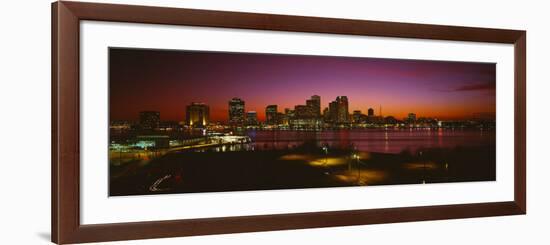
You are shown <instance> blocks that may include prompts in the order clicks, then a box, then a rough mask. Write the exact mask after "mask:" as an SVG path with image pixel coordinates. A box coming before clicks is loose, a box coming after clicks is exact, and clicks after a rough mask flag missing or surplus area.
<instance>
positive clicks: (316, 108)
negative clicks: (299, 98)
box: [306, 95, 321, 118]
mask: <svg viewBox="0 0 550 245" xmlns="http://www.w3.org/2000/svg"><path fill="white" fill-rule="evenodd" d="M306 105H307V106H308V107H310V110H311V114H312V115H313V116H314V117H317V118H319V117H321V96H319V95H313V96H311V98H310V99H309V100H306Z"/></svg>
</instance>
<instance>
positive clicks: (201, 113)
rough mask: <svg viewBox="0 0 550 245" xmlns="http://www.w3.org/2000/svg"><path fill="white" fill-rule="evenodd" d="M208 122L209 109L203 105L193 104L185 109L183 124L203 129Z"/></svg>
mask: <svg viewBox="0 0 550 245" xmlns="http://www.w3.org/2000/svg"><path fill="white" fill-rule="evenodd" d="M209 120H210V108H209V107H208V106H207V105H205V104H204V103H196V102H193V103H191V104H190V105H188V106H187V107H186V110H185V122H186V123H187V125H189V126H192V127H204V126H206V125H208V122H209Z"/></svg>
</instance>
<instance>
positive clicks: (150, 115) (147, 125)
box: [139, 111, 160, 130]
mask: <svg viewBox="0 0 550 245" xmlns="http://www.w3.org/2000/svg"><path fill="white" fill-rule="evenodd" d="M159 124H160V112H158V111H142V112H140V113H139V126H140V127H141V129H143V130H154V129H156V128H158V127H159Z"/></svg>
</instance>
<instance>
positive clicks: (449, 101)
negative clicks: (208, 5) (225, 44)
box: [110, 49, 496, 122]
mask: <svg viewBox="0 0 550 245" xmlns="http://www.w3.org/2000/svg"><path fill="white" fill-rule="evenodd" d="M251 59H252V60H251ZM245 60H246V61H245ZM287 63H290V65H289V64H287ZM110 65H111V69H110V70H111V71H116V72H111V73H110V93H111V94H110V98H111V103H110V116H111V120H136V119H137V118H136V115H137V114H138V113H139V112H140V111H145V110H148V111H160V112H161V113H162V117H163V120H174V121H184V120H186V118H185V113H186V106H188V105H189V104H191V103H193V102H201V103H205V104H207V105H208V106H209V108H210V121H211V122H216V121H220V122H227V119H228V112H227V102H228V101H229V100H230V99H231V98H233V97H238V98H241V99H242V100H243V101H246V105H245V107H244V112H245V113H246V112H248V111H256V112H257V117H258V120H259V121H265V113H264V112H265V109H266V106H268V105H277V106H278V111H279V112H283V111H284V109H285V108H290V109H294V106H295V105H304V104H305V103H304V102H305V101H304V99H305V98H309V96H311V95H319V96H320V98H321V99H320V109H321V110H323V109H324V108H326V107H329V103H330V102H331V101H332V100H334V98H336V97H337V96H342V95H345V96H347V97H348V98H349V114H351V113H352V112H353V111H354V110H360V111H362V113H364V114H367V111H368V109H369V108H373V109H374V111H375V112H376V114H378V113H379V106H380V105H382V108H383V111H382V113H383V115H384V116H394V117H396V118H398V119H403V118H406V117H407V115H408V114H409V113H411V112H414V113H416V114H417V115H422V116H423V117H434V118H439V119H447V120H452V119H467V118H471V117H472V114H473V113H480V112H482V113H492V114H494V113H495V111H496V106H495V103H496V99H495V91H494V89H495V65H494V64H487V63H466V62H445V61H417V60H388V59H375V58H350V57H323V56H295V55H266V54H244V53H213V52H189V51H162V50H161V51H159V50H153V51H152V50H134V49H130V50H128V49H111V50H110ZM328 65H330V67H333V69H330V67H328ZM294 66H298V67H301V68H303V71H299V70H297V68H296V67H294ZM310 66H312V67H310ZM313 68H315V70H316V71H312V69H313ZM323 68H326V69H323ZM374 68H376V69H374ZM206 69H211V70H206ZM326 70H328V71H326ZM319 73H321V74H319ZM338 73H340V75H339V77H340V78H339V79H334V78H335V76H336V75H338ZM361 74H363V75H364V76H360V75H361ZM352 75H355V76H352ZM358 78H361V79H358ZM327 80H329V81H327ZM269 81H271V82H269ZM384 81H385V82H384ZM388 81H393V82H388ZM199 84H201V85H202V84H209V85H210V86H198V85H199ZM399 85H403V86H402V87H400V86H399Z"/></svg>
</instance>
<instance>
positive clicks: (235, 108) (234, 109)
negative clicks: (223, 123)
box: [229, 98, 244, 125]
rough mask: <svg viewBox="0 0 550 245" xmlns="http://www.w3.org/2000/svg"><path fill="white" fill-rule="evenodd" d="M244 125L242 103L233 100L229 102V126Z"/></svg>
mask: <svg viewBox="0 0 550 245" xmlns="http://www.w3.org/2000/svg"><path fill="white" fill-rule="evenodd" d="M243 123H244V101H243V100H241V99H240V98H233V99H231V100H230V101H229V124H231V125H242V124H243Z"/></svg>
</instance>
